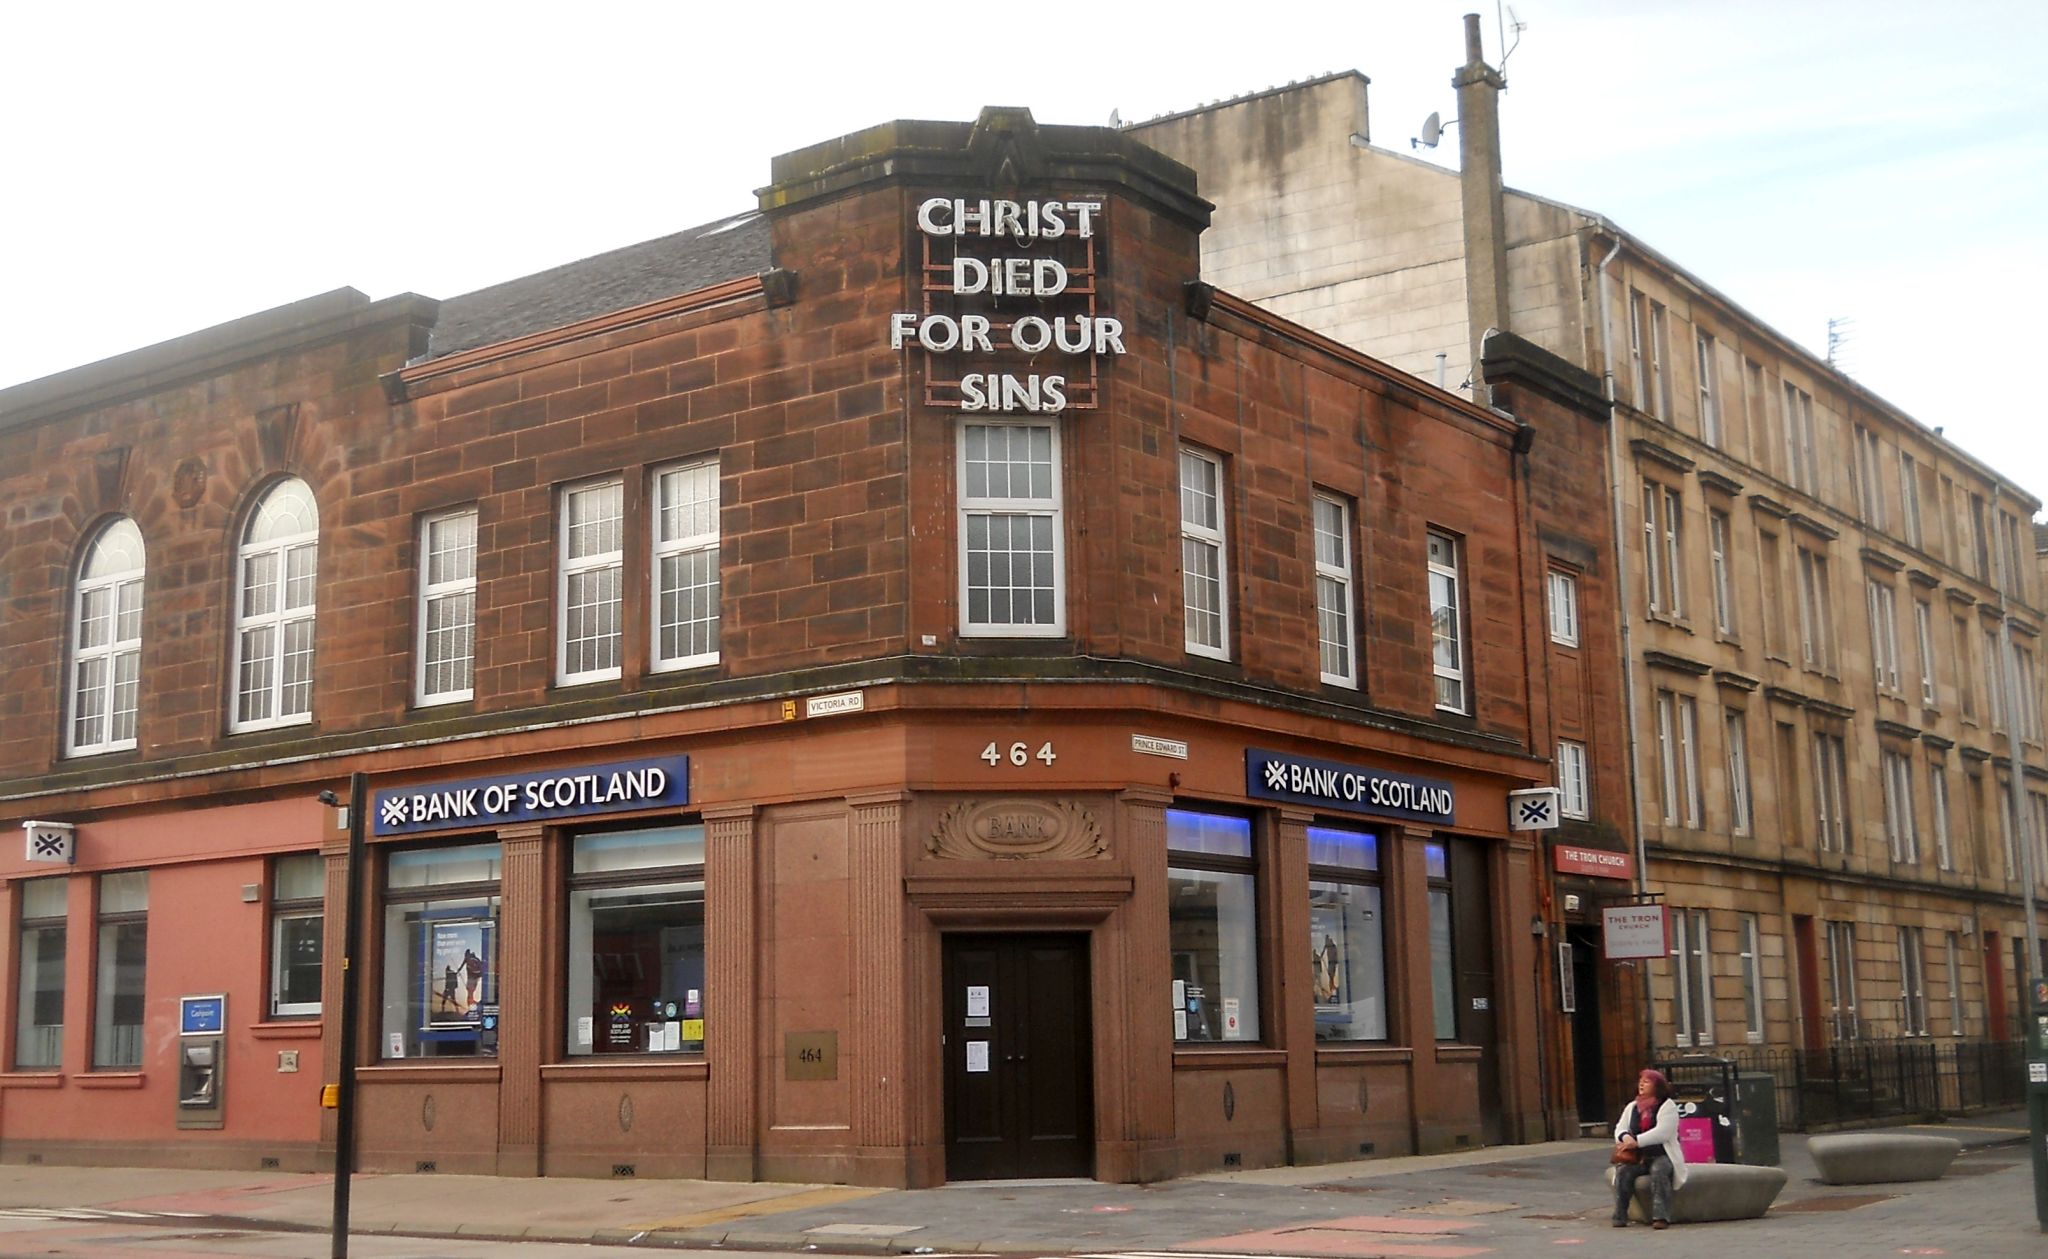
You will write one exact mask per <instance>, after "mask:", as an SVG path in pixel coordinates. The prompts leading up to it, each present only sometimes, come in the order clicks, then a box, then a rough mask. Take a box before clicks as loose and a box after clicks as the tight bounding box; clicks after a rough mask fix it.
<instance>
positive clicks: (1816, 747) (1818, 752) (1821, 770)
mask: <svg viewBox="0 0 2048 1259" xmlns="http://www.w3.org/2000/svg"><path fill="white" fill-rule="evenodd" d="M1847 750H1848V745H1847V744H1846V743H1845V742H1844V741H1843V739H1842V736H1841V735H1838V734H1829V733H1828V732H1826V731H1824V730H1816V731H1814V732H1813V784H1814V785H1813V801H1814V812H1815V815H1816V819H1817V820H1818V822H1819V824H1820V850H1821V851H1822V852H1847V851H1849V819H1848V802H1847V800H1846V795H1847V788H1846V779H1845V774H1846V772H1847V767H1846V766H1845V765H1844V764H1843V762H1844V761H1845V760H1847V759H1848V757H1847Z"/></svg>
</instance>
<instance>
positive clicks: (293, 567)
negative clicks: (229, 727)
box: [230, 478, 320, 730]
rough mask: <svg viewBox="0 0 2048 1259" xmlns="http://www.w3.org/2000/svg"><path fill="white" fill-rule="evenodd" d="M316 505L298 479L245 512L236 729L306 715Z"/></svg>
mask: <svg viewBox="0 0 2048 1259" xmlns="http://www.w3.org/2000/svg"><path fill="white" fill-rule="evenodd" d="M319 556H320V509H319V507H318V506H317V505H316V504H315V503H314V501H313V491H312V490H310V489H308V488H306V483H305V482H304V481H300V480H297V479H295V478H294V479H288V480H284V481H279V482H278V483H277V484H276V485H273V486H271V487H270V490H269V491H268V492H267V493H265V494H264V496H263V501H262V502H261V503H258V504H257V506H256V510H255V511H254V512H252V513H250V516H249V527H248V529H247V530H246V531H244V533H243V535H242V545H241V549H240V551H239V553H238V555H237V561H238V563H237V571H238V573H239V575H240V576H239V585H238V589H237V594H236V600H235V639H234V642H235V659H234V671H233V673H232V674H231V675H230V676H232V677H233V678H234V679H235V719H234V722H233V723H232V724H233V727H234V729H236V730H262V729H267V728H268V727H271V726H283V725H295V724H300V723H303V722H307V721H311V720H312V718H313V623H314V622H313V617H314V603H313V596H314V590H315V586H316V585H317V580H318V575H319V574H318V564H319Z"/></svg>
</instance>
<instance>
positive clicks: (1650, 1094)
mask: <svg viewBox="0 0 2048 1259" xmlns="http://www.w3.org/2000/svg"><path fill="white" fill-rule="evenodd" d="M1624 1151H1633V1153H1634V1157H1632V1158H1631V1157H1629V1156H1628V1155H1627V1154H1625V1153H1624ZM1645 1174H1647V1175H1648V1176H1649V1178H1650V1227H1651V1228H1669V1227H1671V1195H1672V1194H1674V1193H1676V1192H1677V1191H1678V1189H1679V1188H1680V1187H1681V1186H1682V1185H1684V1184H1685V1154H1684V1152H1683V1151H1681V1150H1680V1149H1679V1148H1678V1103H1677V1102H1674V1101H1672V1100H1671V1082H1670V1081H1669V1080H1666V1079H1665V1078H1664V1074H1663V1073H1662V1072H1661V1071H1651V1070H1647V1069H1645V1070H1644V1072H1643V1073H1642V1074H1641V1075H1640V1076H1637V1077H1636V1099H1635V1100H1634V1101H1632V1102H1630V1103H1629V1104H1628V1105H1627V1106H1625V1107H1623V1108H1622V1112H1621V1119H1620V1121H1619V1122H1618V1123H1616V1124H1615V1125H1614V1160H1613V1166H1611V1167H1609V1168H1608V1169H1607V1175H1608V1179H1609V1180H1611V1181H1612V1182H1613V1183H1614V1227H1616V1228H1627V1227H1628V1204H1629V1199H1630V1198H1632V1197H1634V1196H1635V1192H1636V1181H1637V1180H1638V1179H1640V1178H1641V1177H1642V1176H1644V1175H1645Z"/></svg>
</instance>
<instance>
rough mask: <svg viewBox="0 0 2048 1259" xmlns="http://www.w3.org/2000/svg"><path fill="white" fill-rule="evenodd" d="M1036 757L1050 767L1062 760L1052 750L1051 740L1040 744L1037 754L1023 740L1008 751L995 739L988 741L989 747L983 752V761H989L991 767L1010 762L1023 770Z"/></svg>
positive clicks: (1011, 746)
mask: <svg viewBox="0 0 2048 1259" xmlns="http://www.w3.org/2000/svg"><path fill="white" fill-rule="evenodd" d="M1034 756H1035V757H1037V758H1038V759H1039V760H1041V761H1044V762H1045V763H1046V764H1047V765H1050V764H1052V763H1053V762H1054V761H1056V760H1058V759H1060V758H1059V753H1057V752H1055V751H1053V750H1052V740H1050V739H1048V740H1046V741H1045V742H1044V743H1041V744H1039V745H1038V750H1037V751H1036V752H1033V751H1032V750H1031V745H1030V744H1028V743H1024V742H1022V741H1021V740H1020V741H1019V742H1016V743H1012V744H1011V745H1010V746H1009V747H1008V748H1007V749H1005V748H1003V747H1001V746H999V744H998V741H997V740H995V739H990V740H989V741H988V746H987V747H985V748H983V749H982V750H981V759H982V760H984V761H987V762H988V763H989V764H991V765H1001V764H1002V763H1003V762H1004V761H1006V760H1007V761H1009V762H1010V764H1012V765H1016V766H1018V767H1020V768H1021V767H1023V766H1025V765H1029V764H1030V763H1031V758H1032V757H1034Z"/></svg>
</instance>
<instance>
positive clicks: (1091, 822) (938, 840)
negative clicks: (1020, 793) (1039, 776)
mask: <svg viewBox="0 0 2048 1259" xmlns="http://www.w3.org/2000/svg"><path fill="white" fill-rule="evenodd" d="M1020 814H1021V815H1024V816H1026V817H1037V818H1039V819H1041V821H1042V825H1041V826H1039V827H1037V828H1033V829H1035V830H1036V831H1037V833H1035V834H1030V835H1020V836H1010V835H999V834H994V833H991V830H990V827H989V825H988V823H989V821H990V820H991V819H993V818H996V817H1001V816H1012V817H1014V816H1017V815H1020ZM924 850H925V852H927V853H929V854H930V855H932V856H934V857H944V858H950V859H954V860H966V861H987V860H991V859H993V860H999V861H1017V860H1039V861H1070V860H1085V859H1089V858H1096V857H1104V856H1107V855H1108V853H1109V842H1108V841H1107V840H1106V839H1104V838H1103V835H1102V827H1101V826H1100V825H1098V824H1097V822H1096V821H1095V815H1094V814H1093V813H1090V812H1089V811H1088V810H1087V809H1084V808H1082V807H1081V806H1080V805H1078V804H1076V803H1074V802H1073V801H1071V800H989V801H980V802H975V801H962V802H961V803H959V804H956V805H954V806H953V807H952V808H950V809H948V810H946V811H945V812H944V813H942V814H940V815H939V820H938V822H937V823H936V824H935V825H934V826H933V827H932V832H931V834H930V835H928V836H926V837H925V841H924Z"/></svg>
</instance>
